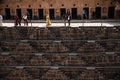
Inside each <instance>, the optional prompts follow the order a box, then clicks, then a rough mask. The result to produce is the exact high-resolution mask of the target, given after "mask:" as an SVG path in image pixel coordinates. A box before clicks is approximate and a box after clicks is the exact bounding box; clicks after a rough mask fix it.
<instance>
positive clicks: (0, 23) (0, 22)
mask: <svg viewBox="0 0 120 80" xmlns="http://www.w3.org/2000/svg"><path fill="white" fill-rule="evenodd" d="M2 20H3V17H2V15H0V26H2Z"/></svg>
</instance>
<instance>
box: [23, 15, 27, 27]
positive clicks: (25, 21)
mask: <svg viewBox="0 0 120 80" xmlns="http://www.w3.org/2000/svg"><path fill="white" fill-rule="evenodd" d="M23 20H24V26H25V25H26V26H28V17H27V14H24V15H23Z"/></svg>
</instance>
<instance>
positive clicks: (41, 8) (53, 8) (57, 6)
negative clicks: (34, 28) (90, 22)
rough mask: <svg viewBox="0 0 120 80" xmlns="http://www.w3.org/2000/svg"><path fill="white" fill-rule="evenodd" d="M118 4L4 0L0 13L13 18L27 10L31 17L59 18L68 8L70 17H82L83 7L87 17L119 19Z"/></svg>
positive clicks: (83, 0)
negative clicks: (47, 16)
mask: <svg viewBox="0 0 120 80" xmlns="http://www.w3.org/2000/svg"><path fill="white" fill-rule="evenodd" d="M13 3H14V5H13ZM90 3H92V4H90ZM118 5H119V4H115V3H112V2H111V1H110V0H59V1H58V0H50V1H49V0H29V1H28V0H5V1H3V2H2V3H0V14H2V15H3V17H4V19H13V16H14V15H18V16H19V17H21V16H22V15H23V14H25V13H26V12H27V11H28V12H29V14H30V18H31V19H45V16H46V14H49V15H50V18H51V19H61V17H62V15H64V14H65V13H66V12H67V10H69V11H70V13H71V15H72V19H82V18H83V15H82V14H83V9H84V10H85V11H86V12H87V19H117V18H118V19H120V14H119V13H120V6H118Z"/></svg>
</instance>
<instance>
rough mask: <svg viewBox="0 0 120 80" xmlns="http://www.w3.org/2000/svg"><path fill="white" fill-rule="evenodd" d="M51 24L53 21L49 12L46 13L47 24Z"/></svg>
mask: <svg viewBox="0 0 120 80" xmlns="http://www.w3.org/2000/svg"><path fill="white" fill-rule="evenodd" d="M49 25H51V21H50V16H49V14H47V15H46V26H49Z"/></svg>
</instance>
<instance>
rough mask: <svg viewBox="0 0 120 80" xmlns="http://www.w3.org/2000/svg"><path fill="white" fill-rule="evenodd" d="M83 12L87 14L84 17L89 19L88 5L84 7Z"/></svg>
mask: <svg viewBox="0 0 120 80" xmlns="http://www.w3.org/2000/svg"><path fill="white" fill-rule="evenodd" d="M83 13H85V15H83V18H84V19H89V8H88V7H85V8H83Z"/></svg>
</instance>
